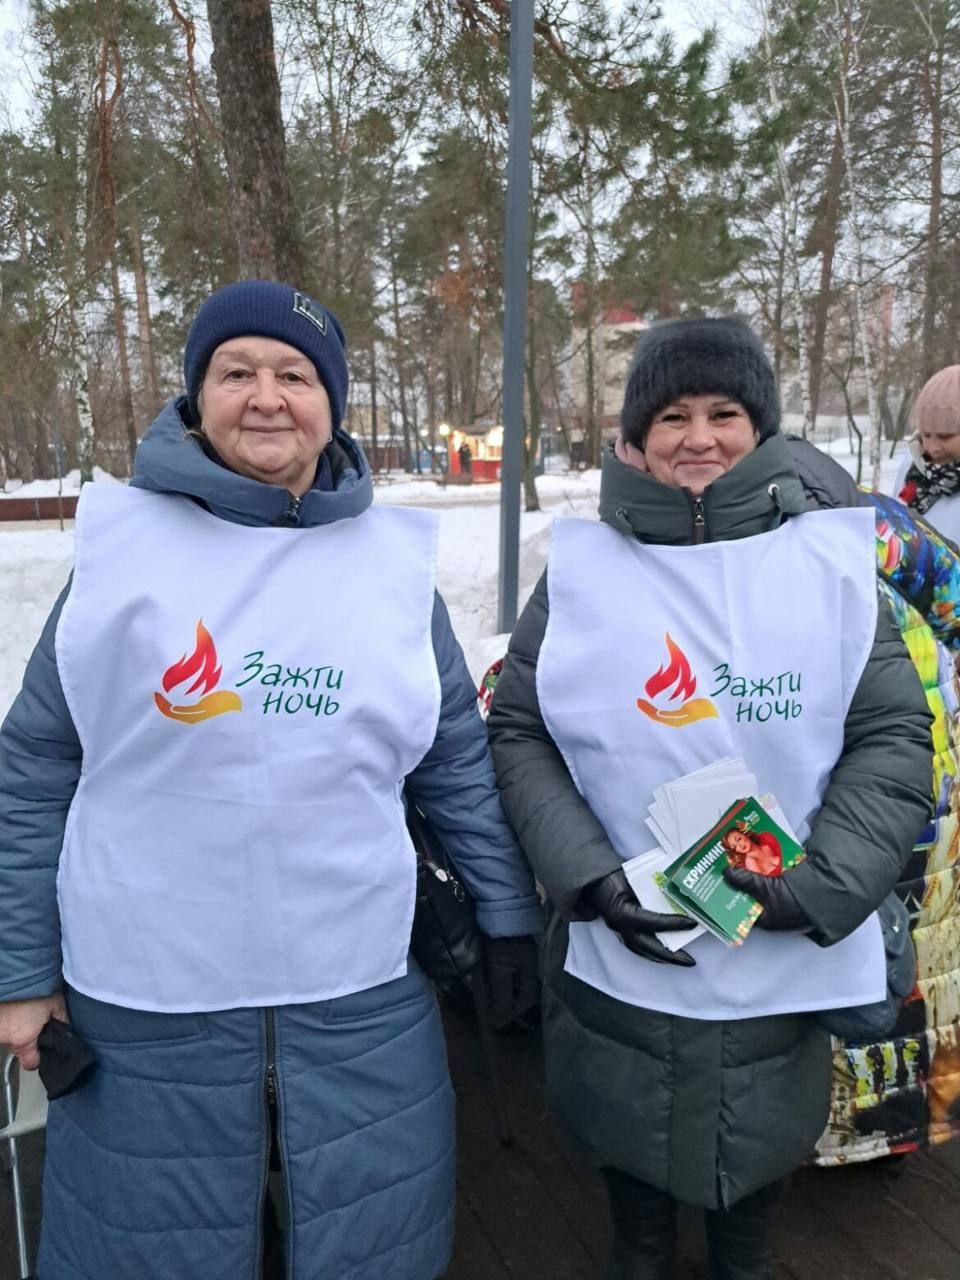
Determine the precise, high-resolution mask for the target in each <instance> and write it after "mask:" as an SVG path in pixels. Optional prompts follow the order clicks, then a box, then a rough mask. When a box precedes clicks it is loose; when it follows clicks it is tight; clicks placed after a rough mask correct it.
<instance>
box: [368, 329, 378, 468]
mask: <svg viewBox="0 0 960 1280" xmlns="http://www.w3.org/2000/svg"><path fill="white" fill-rule="evenodd" d="M377 425H378V424H377V344H376V342H375V341H374V340H373V338H371V339H370V452H371V454H372V455H373V456H372V458H371V466H372V467H373V474H374V475H376V474H377V472H378V471H379V470H380V460H379V458H378V457H377V453H378V446H377Z"/></svg>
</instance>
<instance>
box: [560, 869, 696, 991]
mask: <svg viewBox="0 0 960 1280" xmlns="http://www.w3.org/2000/svg"><path fill="white" fill-rule="evenodd" d="M580 901H581V902H582V903H583V904H584V905H585V906H586V907H587V908H588V909H589V910H590V911H593V912H595V913H596V914H597V915H598V916H600V918H601V919H602V920H603V921H604V923H605V924H606V925H607V926H608V927H609V928H611V929H612V930H613V932H614V933H616V934H618V935H619V937H620V941H621V942H622V943H623V945H624V946H625V947H626V948H627V949H628V950H630V951H632V952H633V954H634V955H636V956H643V958H644V959H645V960H655V961H656V962H657V964H678V965H683V966H685V967H686V968H689V967H690V966H691V965H695V964H696V963H697V962H696V960H694V958H693V956H691V955H688V954H687V953H686V951H670V950H668V948H667V947H665V946H664V945H663V943H662V942H661V941H660V939H659V938H656V937H654V934H657V933H673V932H675V931H676V930H679V929H693V928H694V927H695V926H696V923H697V922H696V920H691V919H690V917H689V916H683V915H678V914H675V913H674V912H672V911H648V910H647V909H646V907H642V906H641V905H640V900H639V899H638V897H637V895H636V894H635V893H634V892H633V889H631V887H630V882H629V880H627V876H626V873H625V872H624V871H621V870H617V871H611V873H610V874H609V875H608V876H604V877H603V878H602V879H601V880H594V881H592V883H590V884H588V885H587V886H586V887H585V888H584V889H582V890H581V892H580Z"/></svg>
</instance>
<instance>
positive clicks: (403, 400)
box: [389, 220, 420, 474]
mask: <svg viewBox="0 0 960 1280" xmlns="http://www.w3.org/2000/svg"><path fill="white" fill-rule="evenodd" d="M389 237H390V294H391V301H392V305H393V358H394V362H395V364H396V367H397V393H398V395H399V397H400V424H401V429H402V431H403V469H404V471H412V470H413V459H412V457H411V453H410V422H409V419H408V418H407V375H406V367H405V365H406V362H405V360H404V351H403V326H402V324H401V320H400V289H399V285H398V283H397V259H396V254H395V252H394V247H393V222H392V220H391V221H390V222H389ZM416 470H417V473H418V474H419V472H420V450H419V449H418V450H417V464H416Z"/></svg>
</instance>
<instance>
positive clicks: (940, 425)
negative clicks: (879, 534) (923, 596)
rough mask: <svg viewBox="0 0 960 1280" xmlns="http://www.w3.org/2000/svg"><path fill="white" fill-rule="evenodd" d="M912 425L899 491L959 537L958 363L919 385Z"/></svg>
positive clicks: (943, 529) (957, 540)
mask: <svg viewBox="0 0 960 1280" xmlns="http://www.w3.org/2000/svg"><path fill="white" fill-rule="evenodd" d="M913 427H914V434H913V436H912V437H911V439H910V442H909V443H910V455H909V458H908V459H906V460H905V462H904V464H903V466H901V468H900V474H899V475H898V476H897V483H896V486H895V491H896V492H897V493H898V494H899V495H900V500H901V502H905V503H906V504H907V506H908V507H910V509H911V510H912V511H916V512H917V514H918V515H921V516H923V518H924V520H926V521H927V523H928V524H931V525H933V527H934V528H935V529H936V530H937V531H938V532H939V533H942V534H943V535H944V536H945V537H947V538H949V539H950V541H951V542H955V543H960V364H952V365H948V366H947V368H946V369H941V370H940V372H939V373H935V374H934V375H933V377H932V378H930V380H929V381H928V382H926V383H925V384H924V386H923V387H922V388H921V390H920V394H919V395H918V396H917V398H916V400H915V402H914V405H913Z"/></svg>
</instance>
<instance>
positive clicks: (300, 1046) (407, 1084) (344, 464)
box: [0, 402, 541, 1280]
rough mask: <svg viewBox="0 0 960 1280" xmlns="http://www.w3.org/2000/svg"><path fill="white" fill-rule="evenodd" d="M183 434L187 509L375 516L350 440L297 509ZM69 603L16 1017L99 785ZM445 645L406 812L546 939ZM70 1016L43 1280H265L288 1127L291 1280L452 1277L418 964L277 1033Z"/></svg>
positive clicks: (121, 1013) (38, 682)
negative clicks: (267, 1216)
mask: <svg viewBox="0 0 960 1280" xmlns="http://www.w3.org/2000/svg"><path fill="white" fill-rule="evenodd" d="M180 413H181V405H180V404H179V403H177V402H171V403H170V404H168V405H167V407H166V408H165V409H164V410H163V412H162V413H161V415H160V417H159V418H158V419H157V421H156V422H155V423H154V425H153V426H152V427H151V429H150V431H149V432H148V433H147V436H146V437H145V439H144V441H143V443H142V445H141V447H140V449H139V450H138V453H137V459H136V470H135V476H134V480H133V483H134V484H136V485H139V486H141V487H144V488H147V489H151V490H154V491H157V492H164V493H180V494H186V495H188V496H190V497H192V498H194V499H196V500H197V501H200V502H202V503H204V505H205V506H206V507H207V508H208V509H209V510H210V511H212V512H213V513H214V514H215V515H217V516H219V517H221V518H222V519H224V520H227V521H232V522H234V523H240V524H246V525H257V524H271V525H285V524H291V523H298V524H300V525H301V526H302V525H322V524H326V523H330V522H332V521H335V520H341V519H349V518H352V517H355V516H358V515H361V514H362V512H363V511H365V510H366V508H367V507H368V506H369V505H370V502H371V501H372V496H373V490H372V484H371V480H370V474H369V470H368V468H367V465H366V461H365V459H364V457H363V454H362V452H361V451H360V450H359V448H358V447H357V446H356V445H355V444H354V442H353V441H352V440H351V439H350V437H349V436H347V435H346V434H345V433H343V432H338V433H337V435H336V437H335V439H334V441H333V443H332V444H331V446H330V447H329V448H328V450H327V452H326V455H325V458H324V460H323V467H322V468H321V469H320V470H319V471H318V480H317V483H316V485H315V487H314V488H313V489H311V490H310V492H309V493H307V494H306V495H305V496H304V497H303V499H302V500H301V502H300V504H299V507H298V508H292V507H291V503H290V496H289V494H287V493H286V491H285V490H282V489H279V488H276V487H273V486H268V485H263V484H259V483H258V482H256V481H253V480H250V479H247V478H245V477H242V476H238V475H236V474H234V473H233V472H231V471H228V470H227V469H226V468H224V467H222V466H220V465H219V464H218V463H217V462H215V461H214V460H212V459H211V458H209V457H208V456H207V455H206V454H205V453H204V452H203V450H202V449H201V448H200V447H199V445H198V444H197V443H196V442H195V441H194V440H193V439H192V438H190V437H189V436H187V435H186V434H185V431H184V424H183V421H182V419H181V416H180ZM311 586H312V589H316V590H323V582H322V581H318V582H317V583H315V584H311ZM68 591H69V586H68V587H67V589H66V591H65V592H64V596H62V597H61V599H60V600H59V601H58V602H57V605H56V606H55V608H54V611H53V613H52V615H51V617H50V619H49V620H48V622H47V625H46V627H45V628H44V631H43V635H42V636H41V639H40V641H39V643H38V645H37V648H36V650H35V651H34V654H33V656H32V657H31V659H30V663H29V665H28V667H27V672H26V676H25V680H24V685H23V689H22V691H21V693H20V695H19V696H18V698H17V699H16V701H15V702H14V704H13V707H12V708H11V710H10V713H9V715H8V716H7V719H6V721H5V722H4V725H3V728H2V730H0V912H2V920H3V929H2V932H0V1000H18V999H26V998H28V997H31V996H39V995H48V994H50V993H52V992H54V991H56V990H58V989H59V988H60V986H61V985H62V978H61V973H60V950H59V918H58V913H57V897H56V875H57V864H58V859H59V854H60V848H61V844H62V840H63V830H64V823H65V821H66V816H67V812H68V809H69V806H70V802H71V799H72V797H73V793H74V790H75V788H76V784H77V780H78V777H79V774H80V768H81V764H82V752H81V746H80V743H79V741H78V738H77V734H76V731H75V728H74V726H73V723H72V721H71V718H70V714H69V711H68V709H67V705H66V702H65V700H64V696H63V691H62V688H61V685H60V679H59V675H58V671H57V663H56V653H55V648H54V633H55V628H56V621H57V618H58V617H59V613H60V609H61V607H62V603H63V599H64V598H65V596H66V593H67V592H68ZM433 644H434V651H435V654H436V660H437V668H438V671H439V675H440V684H441V710H440V720H439V726H438V730H437V737H436V740H435V742H434V744H433V746H432V747H431V749H430V751H429V752H428V753H427V755H426V756H425V757H424V759H423V760H422V762H421V763H420V764H419V765H418V767H417V768H416V769H415V770H414V772H413V773H412V774H411V775H410V777H409V778H408V779H407V780H406V786H407V790H408V792H409V793H410V794H411V796H412V798H413V799H414V800H415V801H416V803H417V804H418V805H419V807H420V809H421V810H422V811H423V812H424V814H425V815H426V817H427V818H428V820H429V821H430V822H431V824H432V825H433V827H434V828H435V829H436V831H437V832H438V834H439V835H440V836H441V837H442V838H443V840H444V842H445V844H446V845H447V848H448V849H449V852H450V854H451V856H452V857H453V858H454V860H455V862H456V863H457V866H458V869H459V871H460V874H461V876H462V878H463V880H464V881H465V883H466V884H467V886H468V888H469V889H470V890H471V891H472V893H473V895H474V897H475V899H476V901H477V911H478V920H479V923H480V925H481V928H483V929H484V930H485V931H486V932H487V933H488V934H489V935H491V936H511V935H521V934H527V933H532V932H536V931H537V930H538V929H539V928H540V927H541V917H540V910H539V906H538V903H537V899H536V895H535V892H534V886H533V882H532V878H531V875H530V872H529V870H528V869H527V868H526V867H525V865H524V863H523V862H522V860H521V856H520V854H519V851H518V850H517V847H516V844H515V842H514V840H513V837H512V835H511V833H510V831H509V828H508V827H507V825H506V822H505V820H504V818H503V814H502V811H501V808H500V802H499V799H498V798H497V795H496V790H495V785H494V779H493V770H492V766H491V763H490V760H489V756H488V752H487V745H486V735H485V731H484V727H483V725H482V723H481V721H480V719H479V717H478V716H477V712H476V700H475V698H476V695H475V690H474V687H473V683H472V681H471V679H470V676H469V673H468V671H467V668H466V664H465V663H464V660H463V655H462V653H461V651H460V648H459V645H458V644H457V643H456V641H455V639H454V637H453V633H452V631H451V628H450V622H449V619H448V617H447V612H446V609H445V608H444V606H443V603H442V602H441V601H440V599H439V597H437V600H436V602H435V607H434V615H433ZM356 853H357V856H362V851H361V850H357V851H356ZM357 941H358V945H362V939H358V940H357ZM66 996H67V1002H68V1006H69V1011H70V1018H71V1021H72V1022H73V1023H74V1024H75V1026H76V1028H77V1029H78V1030H79V1032H80V1034H81V1035H82V1036H83V1037H84V1038H85V1039H86V1040H87V1041H88V1042H89V1044H90V1045H91V1046H92V1048H93V1050H94V1051H95V1054H96V1057H97V1069H96V1071H95V1073H94V1074H93V1076H92V1078H91V1080H90V1081H89V1083H87V1084H85V1085H84V1086H83V1087H81V1088H80V1089H79V1090H78V1091H77V1092H75V1093H73V1094H71V1095H68V1096H67V1097H66V1098H63V1099H61V1100H59V1101H57V1102H54V1103H52V1104H51V1107H50V1115H49V1122H48V1130H47V1160H46V1167H45V1173H44V1188H43V1228H42V1237H41V1246H40V1260H39V1268H38V1274H39V1280H201V1278H202V1280H258V1278H259V1276H260V1257H261V1252H262V1240H261V1236H262V1222H263V1217H264V1214H263V1207H264V1198H265V1193H266V1187H267V1177H268V1171H269V1168H270V1164H271V1129H272V1126H271V1118H270V1116H271V1110H273V1111H274V1112H275V1114H276V1116H277V1124H276V1146H277V1150H276V1151H275V1152H274V1157H273V1158H274V1163H276V1158H277V1156H279V1166H280V1169H281V1171H282V1182H283V1188H284V1193H285V1194H284V1201H285V1204H284V1209H285V1213H286V1223H285V1224H284V1226H285V1249H286V1274H287V1278H288V1280H435V1277H437V1276H439V1275H440V1274H441V1273H442V1271H443V1270H444V1267H445V1266H446V1263H447V1259H448V1256H449V1252H450V1244H451V1237H452V1229H453V1180H454V1127H453V1103H452V1094H451V1088H450V1083H449V1079H448V1075H447V1066H446V1056H445V1051H444V1045H443V1038H442V1032H441V1027H440V1022H439V1016H438V1013H437V1007H436V1002H435V1000H434V997H433V994H432V990H431V989H430V987H429V985H428V983H427V981H426V979H425V978H424V976H423V974H422V973H421V971H420V970H419V968H418V967H417V966H416V964H415V963H414V962H413V961H411V964H410V968H409V972H408V973H407V975H406V977H403V978H400V979H397V980H395V981H393V982H388V983H386V984H384V985H381V986H378V987H375V988H373V989H372V990H369V991H364V992H359V993H357V994H354V995H349V996H345V997H342V998H339V999H334V1000H328V1001H324V1002H321V1003H317V1004H310V1005H287V1006H284V1007H280V1008H275V1009H235V1010H227V1011H223V1012H214V1013H204V1014H193V1013H185V1014H171V1013H150V1012H143V1011H140V1010H132V1009H125V1008H119V1007H117V1006H114V1005H108V1004H104V1003H102V1002H100V1001H97V1000H93V999H90V998H89V997H87V996H83V995H81V994H79V993H78V992H75V991H69V990H68V991H67V992H66Z"/></svg>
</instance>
